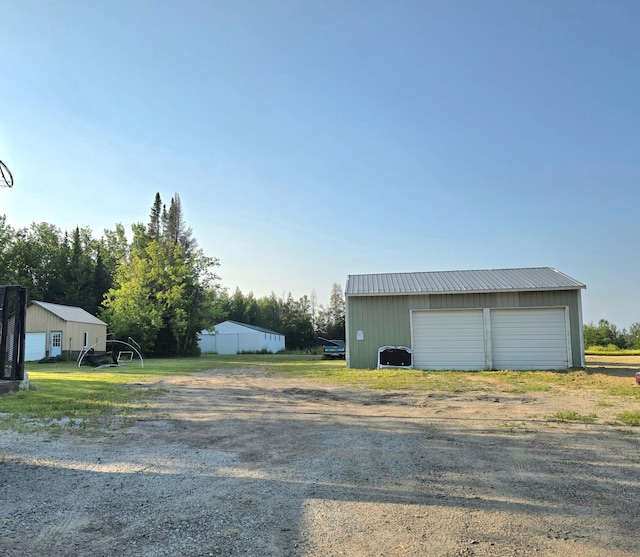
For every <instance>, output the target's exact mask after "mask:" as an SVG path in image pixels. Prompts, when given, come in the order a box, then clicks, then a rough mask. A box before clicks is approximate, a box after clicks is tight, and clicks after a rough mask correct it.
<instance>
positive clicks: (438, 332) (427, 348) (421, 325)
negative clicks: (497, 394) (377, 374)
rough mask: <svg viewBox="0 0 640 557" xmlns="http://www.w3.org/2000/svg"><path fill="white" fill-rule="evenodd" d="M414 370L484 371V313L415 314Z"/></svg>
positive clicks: (478, 311)
mask: <svg viewBox="0 0 640 557" xmlns="http://www.w3.org/2000/svg"><path fill="white" fill-rule="evenodd" d="M412 321H413V324H412V326H413V329H412V330H413V353H414V367H416V368H418V369H461V370H463V369H483V368H484V365H485V356H484V320H483V317H482V310H463V311H457V310H456V311H452V310H443V311H425V312H420V311H418V312H414V313H413V317H412Z"/></svg>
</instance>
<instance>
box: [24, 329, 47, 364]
mask: <svg viewBox="0 0 640 557" xmlns="http://www.w3.org/2000/svg"><path fill="white" fill-rule="evenodd" d="M46 343H47V333H26V334H25V338H24V359H25V361H27V362H31V361H34V360H41V359H42V358H44V357H45V353H46Z"/></svg>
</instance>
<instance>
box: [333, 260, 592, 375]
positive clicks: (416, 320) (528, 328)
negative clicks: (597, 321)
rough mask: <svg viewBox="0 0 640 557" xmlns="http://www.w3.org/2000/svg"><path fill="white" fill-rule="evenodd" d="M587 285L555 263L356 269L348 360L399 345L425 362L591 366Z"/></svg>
mask: <svg viewBox="0 0 640 557" xmlns="http://www.w3.org/2000/svg"><path fill="white" fill-rule="evenodd" d="M583 288H585V286H584V284H582V283H580V282H578V281H576V280H575V279H572V278H571V277H568V276H567V275H564V274H563V273H560V272H559V271H557V270H556V269H553V268H551V267H541V268H527V269H497V270H478V271H446V272H427V273H396V274H383V275H350V276H349V277H348V280H347V287H346V289H345V294H346V320H347V364H348V366H349V367H354V368H374V367H376V366H377V365H378V362H377V361H376V358H377V354H378V350H379V348H380V347H382V346H384V347H389V346H399V347H407V348H408V349H409V350H410V351H411V352H412V365H413V367H415V368H417V369H432V370H445V369H452V370H480V369H514V370H525V369H567V368H570V367H584V347H583V345H584V341H583V337H582V302H581V291H582V289H583Z"/></svg>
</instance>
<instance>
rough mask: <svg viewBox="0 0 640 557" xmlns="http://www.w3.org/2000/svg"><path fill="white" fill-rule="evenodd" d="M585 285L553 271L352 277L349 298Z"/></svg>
mask: <svg viewBox="0 0 640 557" xmlns="http://www.w3.org/2000/svg"><path fill="white" fill-rule="evenodd" d="M581 288H586V286H585V285H584V284H582V283H581V282H578V281H577V280H575V279H572V278H571V277H569V276H567V275H565V274H563V273H561V272H560V271H558V270H557V269H554V268H553V267H534V268H524V269H484V270H476V271H432V272H424V273H384V274H374V275H349V276H348V277H347V287H346V289H345V295H346V296H376V295H408V294H460V293H481V292H518V291H526V290H577V289H581Z"/></svg>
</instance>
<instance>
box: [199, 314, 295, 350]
mask: <svg viewBox="0 0 640 557" xmlns="http://www.w3.org/2000/svg"><path fill="white" fill-rule="evenodd" d="M198 346H199V347H200V351H201V352H202V353H203V354H239V353H241V352H271V353H272V354H275V353H276V352H280V351H281V350H284V347H285V337H284V335H282V334H280V333H276V332H275V331H270V330H269V329H263V328H262V327H256V326H255V325H247V324H246V323H238V322H236V321H223V322H222V323H218V324H217V325H216V326H215V327H214V328H213V329H212V330H210V331H202V332H201V333H200V337H199V338H198Z"/></svg>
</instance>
